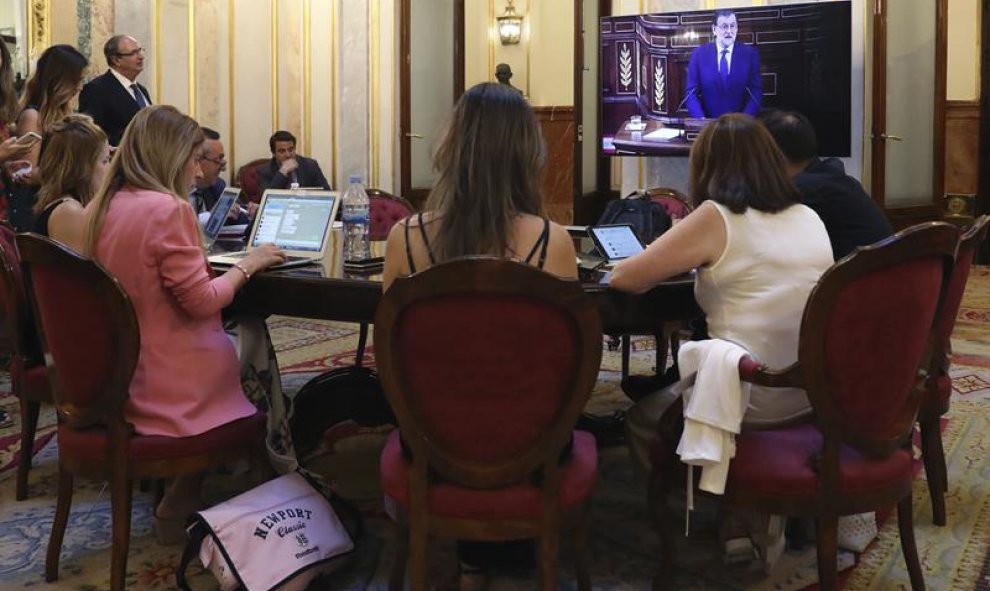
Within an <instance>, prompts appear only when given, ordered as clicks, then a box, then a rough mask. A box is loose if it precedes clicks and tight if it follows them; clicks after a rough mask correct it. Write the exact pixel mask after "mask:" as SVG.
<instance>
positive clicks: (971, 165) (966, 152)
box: [943, 101, 980, 193]
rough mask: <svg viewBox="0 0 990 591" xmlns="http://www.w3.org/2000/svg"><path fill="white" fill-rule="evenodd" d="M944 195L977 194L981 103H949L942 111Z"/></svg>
mask: <svg viewBox="0 0 990 591" xmlns="http://www.w3.org/2000/svg"><path fill="white" fill-rule="evenodd" d="M945 119H946V121H945V187H944V191H943V192H945V193H976V192H977V189H978V185H979V171H978V169H977V167H978V164H979V157H978V156H979V148H980V103H979V102H978V101H949V103H948V104H946V109H945Z"/></svg>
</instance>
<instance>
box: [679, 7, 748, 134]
mask: <svg viewBox="0 0 990 591" xmlns="http://www.w3.org/2000/svg"><path fill="white" fill-rule="evenodd" d="M738 31H739V24H738V23H737V22H736V14H735V13H734V12H733V11H731V10H718V11H716V12H715V15H714V17H713V19H712V35H713V37H714V38H715V41H713V42H712V43H706V44H704V45H701V46H699V47H697V48H695V50H694V52H693V53H692V54H691V60H690V61H689V62H688V69H687V90H686V92H685V95H684V102H685V104H686V105H687V108H688V112H689V113H690V114H691V116H692V117H718V116H719V115H721V114H723V113H732V112H742V113H747V114H749V115H753V116H755V115H756V113H757V112H758V111H759V110H760V103H761V101H762V100H763V85H762V82H761V80H760V54H759V53H758V52H757V51H756V49H755V48H753V47H751V46H749V45H745V44H742V43H736V34H737V33H738Z"/></svg>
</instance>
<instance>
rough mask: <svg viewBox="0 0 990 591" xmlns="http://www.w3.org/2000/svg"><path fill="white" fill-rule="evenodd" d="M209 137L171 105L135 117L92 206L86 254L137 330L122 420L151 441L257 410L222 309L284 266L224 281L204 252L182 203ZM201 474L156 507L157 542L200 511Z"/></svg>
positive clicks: (261, 254)
mask: <svg viewBox="0 0 990 591" xmlns="http://www.w3.org/2000/svg"><path fill="white" fill-rule="evenodd" d="M203 139H204V136H203V132H202V131H201V130H200V127H199V125H198V124H197V123H196V122H195V121H193V120H192V119H191V118H189V117H187V116H185V115H183V114H182V113H180V112H179V111H178V110H176V109H175V108H174V107H169V106H153V107H148V108H146V109H142V110H141V111H140V112H139V113H138V114H137V115H136V116H135V117H134V119H133V120H132V121H131V124H130V125H129V126H128V128H127V130H126V131H125V132H124V136H123V138H122V139H121V143H120V147H119V148H118V151H117V154H116V155H115V156H114V158H113V160H112V161H111V163H110V170H109V171H108V174H107V179H106V181H105V182H104V184H103V186H102V187H101V189H100V191H99V193H98V194H97V196H96V198H95V200H94V201H93V202H92V203H90V205H89V209H91V214H92V220H91V223H90V227H89V235H88V237H87V240H88V251H89V252H90V253H92V254H93V255H94V256H95V258H96V259H97V260H98V261H99V262H100V263H101V264H102V265H103V266H105V267H106V268H107V269H108V270H109V271H110V272H111V273H112V274H113V275H114V276H115V277H116V278H117V279H118V280H119V281H120V282H121V284H122V285H123V287H124V289H125V290H126V291H127V293H128V295H129V296H130V297H131V301H132V302H133V303H134V309H135V312H136V314H137V318H138V324H139V326H140V328H141V354H140V358H139V360H138V365H137V368H136V370H135V372H134V380H133V382H132V383H131V388H130V398H129V400H128V401H127V404H126V406H125V408H124V415H125V417H126V419H127V420H128V421H129V422H130V423H131V424H132V425H134V429H135V430H136V431H137V432H138V433H141V434H144V435H165V436H169V437H186V436H191V435H198V434H200V433H203V432H205V431H208V430H210V429H213V428H215V427H217V426H219V425H222V424H225V423H228V422H231V421H235V420H237V419H240V418H244V417H247V416H250V415H252V414H254V412H255V408H254V406H253V405H252V404H251V403H250V402H249V401H248V399H247V398H246V397H245V395H244V391H243V389H242V387H241V381H240V369H239V365H238V360H237V355H236V353H235V351H234V346H233V344H232V343H231V341H230V340H229V339H228V338H227V335H226V333H225V332H224V330H223V325H222V323H221V319H220V310H221V309H222V308H223V307H224V306H226V305H227V304H229V303H230V302H231V300H232V299H233V297H234V292H235V291H237V290H238V289H239V288H241V287H242V286H244V284H245V283H247V282H248V280H249V279H250V278H251V276H252V275H254V274H255V273H257V272H259V271H261V270H263V269H266V268H267V267H269V266H271V265H273V264H275V263H278V262H281V261H283V260H284V259H285V255H284V254H283V253H282V251H280V250H279V249H278V248H277V247H275V246H274V245H270V244H269V245H262V246H260V247H259V248H256V249H254V250H252V251H251V254H250V255H249V256H247V257H246V258H244V259H243V260H241V261H240V262H239V263H237V264H236V265H235V266H234V267H232V268H231V269H230V270H229V271H227V272H226V273H224V274H223V275H221V276H219V277H212V276H211V273H210V270H209V268H208V267H207V264H206V259H205V257H204V256H203V242H202V236H201V234H200V230H199V225H198V223H197V221H196V215H195V213H193V210H192V207H190V205H189V202H188V201H187V200H186V195H188V193H189V191H190V190H191V188H192V187H193V185H194V183H195V181H196V178H197V177H199V176H201V175H202V171H201V170H200V165H199V162H200V159H201V158H202V149H203ZM201 481H202V477H201V476H195V477H187V478H178V479H176V480H175V481H174V482H173V483H172V486H171V487H170V488H169V490H168V491H167V493H166V495H165V498H164V499H163V500H162V502H161V504H160V505H159V506H158V508H157V510H156V513H155V517H156V526H157V531H158V535H159V540H160V541H162V542H163V543H172V542H178V541H181V540H182V539H183V537H184V529H183V525H184V520H185V518H186V517H187V516H188V515H189V514H190V513H191V512H192V511H194V510H196V509H198V508H200V501H199V488H200V484H201Z"/></svg>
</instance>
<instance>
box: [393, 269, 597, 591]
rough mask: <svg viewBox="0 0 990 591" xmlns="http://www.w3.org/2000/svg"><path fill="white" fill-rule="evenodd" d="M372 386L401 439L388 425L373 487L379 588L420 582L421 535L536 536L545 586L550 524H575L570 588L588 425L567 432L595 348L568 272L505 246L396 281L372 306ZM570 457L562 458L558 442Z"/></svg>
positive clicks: (582, 566) (581, 520)
mask: <svg viewBox="0 0 990 591" xmlns="http://www.w3.org/2000/svg"><path fill="white" fill-rule="evenodd" d="M375 352H376V356H377V363H378V370H379V372H380V375H381V378H382V385H383V386H384V389H385V393H386V395H387V396H388V400H389V402H390V403H391V405H392V408H393V409H394V411H395V414H396V416H397V417H398V419H399V426H400V429H401V431H402V436H403V437H404V439H405V441H406V442H407V444H408V448H409V450H410V451H411V457H412V459H411V460H408V461H407V459H406V458H405V457H404V455H403V451H402V449H401V445H400V439H399V433H398V432H393V434H392V435H391V436H390V437H389V439H388V442H387V443H386V446H385V449H384V450H383V452H382V458H381V478H382V488H383V489H384V492H385V495H386V497H387V499H388V500H391V501H393V502H394V503H393V504H394V506H395V507H396V514H395V515H393V517H395V519H396V521H397V523H398V526H399V528H400V532H401V533H400V535H399V539H400V548H399V553H398V557H397V559H396V562H395V564H394V565H393V571H392V577H391V580H390V588H391V589H393V590H394V591H398V590H400V589H402V585H403V580H404V578H405V568H406V556H407V554H408V555H410V556H411V563H412V564H411V569H410V578H411V584H410V588H411V589H412V590H413V591H425V589H426V588H427V562H428V560H427V558H428V546H427V545H428V536H431V535H432V536H439V537H445V538H456V539H459V540H492V541H494V540H512V539H521V538H538V539H539V540H540V541H539V544H540V548H541V551H540V579H541V583H542V585H541V586H542V589H544V590H550V589H554V590H555V589H557V588H558V586H557V554H558V546H559V532H558V530H559V529H560V527H561V526H562V525H568V524H569V525H573V526H574V527H576V534H575V559H574V561H575V568H576V570H577V583H578V588H579V589H581V590H582V591H587V590H589V589H590V588H591V587H590V581H589V579H588V575H587V571H586V566H587V563H586V560H585V559H584V556H583V552H584V538H585V528H586V523H585V522H586V519H587V516H588V500H589V497H590V495H591V489H592V486H593V484H594V480H595V477H596V474H597V451H596V449H595V440H594V437H592V436H591V435H589V434H587V433H584V432H581V431H574V424H575V422H576V421H577V419H578V416H579V415H580V414H581V409H582V408H583V407H584V405H585V403H586V402H587V400H588V397H589V396H590V394H591V389H592V387H593V386H594V384H595V379H596V376H597V373H598V367H599V363H600V361H601V320H600V318H599V317H598V312H597V310H596V309H595V307H594V305H593V304H592V302H591V301H590V300H589V299H588V298H587V297H586V296H585V294H584V293H583V291H582V289H581V285H580V284H579V283H578V282H576V281H568V280H562V279H558V278H556V277H553V276H551V275H549V274H546V273H544V272H542V271H539V270H537V269H534V268H533V267H530V266H527V265H523V264H521V263H516V262H513V261H509V260H504V259H493V258H482V257H473V258H468V259H462V260H458V261H453V262H448V263H443V264H440V265H436V266H434V267H431V268H429V269H427V270H425V271H423V272H422V273H418V274H416V275H413V276H411V277H407V278H402V279H398V280H396V282H395V283H394V284H393V285H392V287H391V288H390V289H389V291H388V292H386V293H385V295H384V296H383V298H382V301H381V303H380V305H379V307H378V313H377V314H376V316H375ZM572 435H573V446H572V450H571V452H570V457H569V459H567V460H565V461H563V462H561V461H560V459H561V454H562V452H563V450H564V449H565V447H567V445H568V443H569V442H570V441H572Z"/></svg>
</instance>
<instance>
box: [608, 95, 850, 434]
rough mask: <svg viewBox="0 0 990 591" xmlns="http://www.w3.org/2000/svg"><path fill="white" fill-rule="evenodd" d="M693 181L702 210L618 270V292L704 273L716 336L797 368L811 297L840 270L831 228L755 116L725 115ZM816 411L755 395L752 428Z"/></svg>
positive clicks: (706, 135)
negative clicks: (827, 275)
mask: <svg viewBox="0 0 990 591" xmlns="http://www.w3.org/2000/svg"><path fill="white" fill-rule="evenodd" d="M689 175H690V176H689V183H690V191H691V195H692V198H693V200H694V202H695V203H696V204H697V207H696V208H695V210H694V211H693V212H692V213H691V214H690V215H688V216H687V217H685V218H684V219H683V220H681V221H680V222H679V223H678V224H677V225H675V226H674V227H673V228H671V229H670V230H669V231H668V232H666V233H665V234H664V235H663V236H661V237H660V238H658V239H657V240H656V241H655V242H653V243H652V244H651V245H650V246H649V247H647V248H646V250H645V251H644V252H642V253H641V254H639V255H637V256H635V257H632V258H630V259H627V260H625V261H623V262H621V263H619V264H618V265H616V267H615V270H614V271H613V272H612V276H611V279H610V280H609V285H610V286H611V287H613V288H615V289H619V290H622V291H630V292H635V293H642V292H645V291H648V290H649V289H650V288H651V287H653V286H654V285H656V284H657V283H659V282H661V281H663V280H664V279H667V278H669V277H673V276H675V275H679V274H681V273H686V272H688V271H690V270H692V269H696V270H697V276H696V278H695V284H694V292H695V298H696V299H697V301H698V304H699V305H700V306H701V309H702V310H704V312H705V315H706V316H707V320H708V331H709V334H710V335H711V336H712V337H713V338H719V339H724V340H728V341H732V342H734V343H736V344H737V345H740V346H742V347H743V348H745V349H746V350H747V351H749V352H750V353H751V354H752V355H753V356H754V357H756V358H757V359H759V360H760V361H761V362H763V363H765V364H766V365H768V366H770V367H772V368H784V367H787V366H788V365H790V364H791V363H794V362H795V361H796V360H797V349H798V332H799V329H800V325H801V315H802V313H803V311H804V304H805V302H806V301H807V299H808V294H809V293H810V292H811V289H812V288H813V287H814V286H815V283H816V282H817V281H818V278H819V277H820V276H821V274H822V273H823V272H824V271H825V270H826V269H828V268H829V267H830V266H831V265H832V247H831V245H830V243H829V240H828V234H827V233H826V231H825V226H824V225H823V224H822V222H821V220H820V219H819V217H818V215H817V214H815V212H814V211H812V210H811V209H810V208H808V207H806V206H804V205H801V204H800V203H799V195H798V192H797V189H796V188H795V187H794V185H793V184H791V181H790V179H789V178H788V175H787V172H786V167H785V160H784V157H783V155H782V154H781V153H780V150H779V149H778V148H777V145H776V144H775V143H774V141H773V138H772V137H771V136H770V133H769V132H768V131H767V130H766V129H765V128H764V127H763V125H762V124H760V123H759V122H757V121H756V120H755V119H753V118H752V117H749V116H748V115H742V114H737V113H732V114H726V115H723V116H721V117H719V118H718V119H717V120H716V121H714V122H712V123H710V124H709V125H708V126H706V127H705V128H704V129H703V130H702V131H701V133H700V134H699V136H698V139H697V140H696V141H695V143H694V145H693V146H692V148H691V158H690V162H689ZM809 411H810V405H809V403H808V399H807V396H806V395H805V394H804V392H803V391H801V390H794V389H785V388H758V387H753V388H752V390H751V394H750V405H749V408H748V410H747V412H746V417H745V420H744V424H747V425H760V426H771V425H775V424H780V423H785V422H788V421H791V420H794V419H795V418H797V417H800V416H801V415H804V414H807V413H808V412H809ZM654 424H655V423H654Z"/></svg>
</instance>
